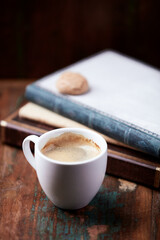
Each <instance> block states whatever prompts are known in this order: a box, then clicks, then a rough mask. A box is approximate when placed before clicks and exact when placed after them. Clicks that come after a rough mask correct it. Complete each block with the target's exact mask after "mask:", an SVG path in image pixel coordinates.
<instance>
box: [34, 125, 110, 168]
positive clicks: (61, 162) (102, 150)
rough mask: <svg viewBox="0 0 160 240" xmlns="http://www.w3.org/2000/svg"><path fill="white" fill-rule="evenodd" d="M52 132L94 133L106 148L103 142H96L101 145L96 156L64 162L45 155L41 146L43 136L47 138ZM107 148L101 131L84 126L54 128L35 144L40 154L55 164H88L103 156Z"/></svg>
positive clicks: (41, 137)
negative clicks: (84, 127)
mask: <svg viewBox="0 0 160 240" xmlns="http://www.w3.org/2000/svg"><path fill="white" fill-rule="evenodd" d="M51 132H54V133H58V132H59V133H60V135H61V134H63V133H64V132H73V133H77V134H82V135H83V133H85V132H87V133H89V134H91V136H93V135H94V136H95V137H97V138H99V139H101V142H102V143H103V148H104V149H102V143H101V146H99V145H100V143H97V142H96V144H98V146H99V147H100V149H101V152H100V154H98V155H97V156H96V157H93V158H90V159H88V160H84V161H77V162H63V161H58V160H55V159H51V158H49V157H47V156H45V155H44V154H43V153H42V152H41V149H40V148H39V143H40V141H41V140H42V139H43V138H45V137H46V136H47V135H50V134H51ZM53 138H54V136H53ZM48 140H49V139H48ZM94 141H95V140H94ZM99 142H100V140H99ZM107 148H108V146H107V142H106V140H105V139H104V138H103V137H102V136H101V135H100V134H99V133H97V132H95V131H94V130H92V129H91V130H90V129H83V128H59V129H53V130H51V131H48V132H46V133H44V134H42V135H41V136H40V137H39V139H38V141H37V143H36V144H35V149H36V151H38V154H39V155H40V156H41V157H42V158H43V159H45V160H46V161H49V162H52V163H54V164H57V165H66V166H72V165H74V166H75V165H83V164H87V163H90V162H94V161H96V160H97V159H99V158H101V157H102V156H103V155H104V154H105V153H106V152H107Z"/></svg>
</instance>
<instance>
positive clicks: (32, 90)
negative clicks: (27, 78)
mask: <svg viewBox="0 0 160 240" xmlns="http://www.w3.org/2000/svg"><path fill="white" fill-rule="evenodd" d="M25 96H26V98H27V99H28V100H30V101H32V102H34V103H37V104H39V105H41V106H43V107H46V108H48V109H49V110H52V111H54V112H56V113H59V114H61V115H63V116H65V117H68V118H71V119H72V120H75V121H77V122H80V123H82V124H84V125H86V126H88V127H90V128H92V129H94V130H96V131H98V132H100V133H103V134H105V135H107V136H109V137H111V138H114V139H116V140H118V141H120V142H123V143H125V144H128V145H129V146H132V147H134V148H137V149H139V150H141V151H143V152H146V153H149V154H151V155H153V156H155V157H160V139H159V138H158V137H157V136H156V135H153V134H151V133H150V132H147V131H144V130H142V129H140V128H136V127H135V126H134V125H128V124H127V123H125V122H122V121H119V120H117V119H114V118H113V117H111V116H109V115H106V114H103V113H101V112H98V111H96V110H95V109H92V108H89V107H87V106H84V105H81V104H79V103H76V102H73V101H72V100H70V99H69V98H67V97H63V96H59V95H56V94H53V93H52V92H49V91H47V90H45V89H42V88H40V87H39V86H37V85H36V84H30V85H29V86H28V87H27V88H26V92H25ZM97 101H98V100H97Z"/></svg>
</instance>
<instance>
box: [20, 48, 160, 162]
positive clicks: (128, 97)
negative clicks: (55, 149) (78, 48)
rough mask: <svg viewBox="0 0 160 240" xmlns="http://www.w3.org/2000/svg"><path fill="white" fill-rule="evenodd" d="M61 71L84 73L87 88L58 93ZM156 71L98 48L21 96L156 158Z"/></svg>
mask: <svg viewBox="0 0 160 240" xmlns="http://www.w3.org/2000/svg"><path fill="white" fill-rule="evenodd" d="M64 71H72V72H79V73H80V74H82V75H83V76H85V77H86V78H87V80H88V82H89V85H90V91H89V92H87V93H86V94H83V95H78V96H70V95H63V94H60V93H59V92H58V90H57V89H56V86H55V85H56V84H55V83H56V81H57V79H58V77H59V76H60V74H61V73H62V72H64ZM159 79H160V72H159V70H157V69H154V68H153V67H150V66H148V65H146V64H143V63H141V62H138V61H136V60H133V59H131V58H129V57H126V56H123V55H121V54H118V53H116V52H113V51H104V52H101V53H99V54H97V55H95V56H92V57H90V58H88V59H85V60H82V61H80V62H78V63H75V64H73V65H71V66H69V67H66V68H65V69H62V70H60V71H57V72H55V73H53V74H50V75H48V76H46V77H44V78H42V79H40V80H38V81H36V82H34V83H32V84H30V85H28V86H27V88H26V91H25V96H26V98H27V99H28V100H29V101H32V102H34V103H37V104H39V105H41V106H43V107H45V108H48V109H50V110H52V111H54V112H56V113H59V114H61V115H63V116H65V117H67V118H71V119H72V120H74V121H77V122H80V123H81V124H84V125H86V126H88V127H90V128H92V129H94V130H96V131H98V132H100V133H102V134H104V135H106V136H108V137H110V138H113V139H116V140H118V141H120V142H123V143H124V144H128V145H130V146H132V147H134V148H137V149H139V150H141V151H143V152H146V153H149V154H151V155H153V156H155V157H157V158H159V156H160V127H159V122H160V95H159V90H160V81H159Z"/></svg>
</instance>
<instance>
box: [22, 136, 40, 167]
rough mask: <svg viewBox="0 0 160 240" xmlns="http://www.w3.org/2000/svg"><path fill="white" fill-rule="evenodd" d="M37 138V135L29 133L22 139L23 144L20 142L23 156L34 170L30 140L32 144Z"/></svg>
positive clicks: (34, 162) (34, 163) (34, 161)
mask: <svg viewBox="0 0 160 240" xmlns="http://www.w3.org/2000/svg"><path fill="white" fill-rule="evenodd" d="M38 139H39V137H37V136H35V135H30V136H28V137H26V138H25V139H24V140H23V144H22V149H23V153H24V156H25V157H26V159H27V161H28V162H29V164H30V165H31V166H32V167H33V168H34V169H35V170H36V160H35V158H34V156H33V154H32V152H31V148H30V142H33V143H34V144H36V142H37V141H38Z"/></svg>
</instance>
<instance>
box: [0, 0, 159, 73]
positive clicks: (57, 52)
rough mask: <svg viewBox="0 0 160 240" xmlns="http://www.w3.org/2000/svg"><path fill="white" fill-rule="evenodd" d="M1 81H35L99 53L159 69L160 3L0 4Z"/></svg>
mask: <svg viewBox="0 0 160 240" xmlns="http://www.w3.org/2000/svg"><path fill="white" fill-rule="evenodd" d="M0 5H1V6H0V78H39V77H42V76H44V75H46V74H48V73H51V72H54V71H55V70H57V69H60V68H62V67H65V66H67V65H69V64H71V63H73V62H76V61H78V60H80V59H83V58H85V57H87V56H89V55H92V54H94V53H96V52H98V51H101V50H103V49H114V50H117V51H119V52H122V53H124V54H127V55H129V56H132V57H135V58H137V59H139V60H142V61H145V62H147V63H149V64H151V65H153V66H155V67H157V68H160V17H159V15H160V1H158V0H157V1H152V0H139V1H138V0H127V1H125V0H123V1H122V0H119V1H118V0H115V1H114V0H99V1H98V0H79V1H77V0H68V1H67V0H52V1H49V0H47V1H45V0H39V1H38V0H33V1H27V0H17V1H14V0H13V1H8V0H6V1H1V2H0Z"/></svg>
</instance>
